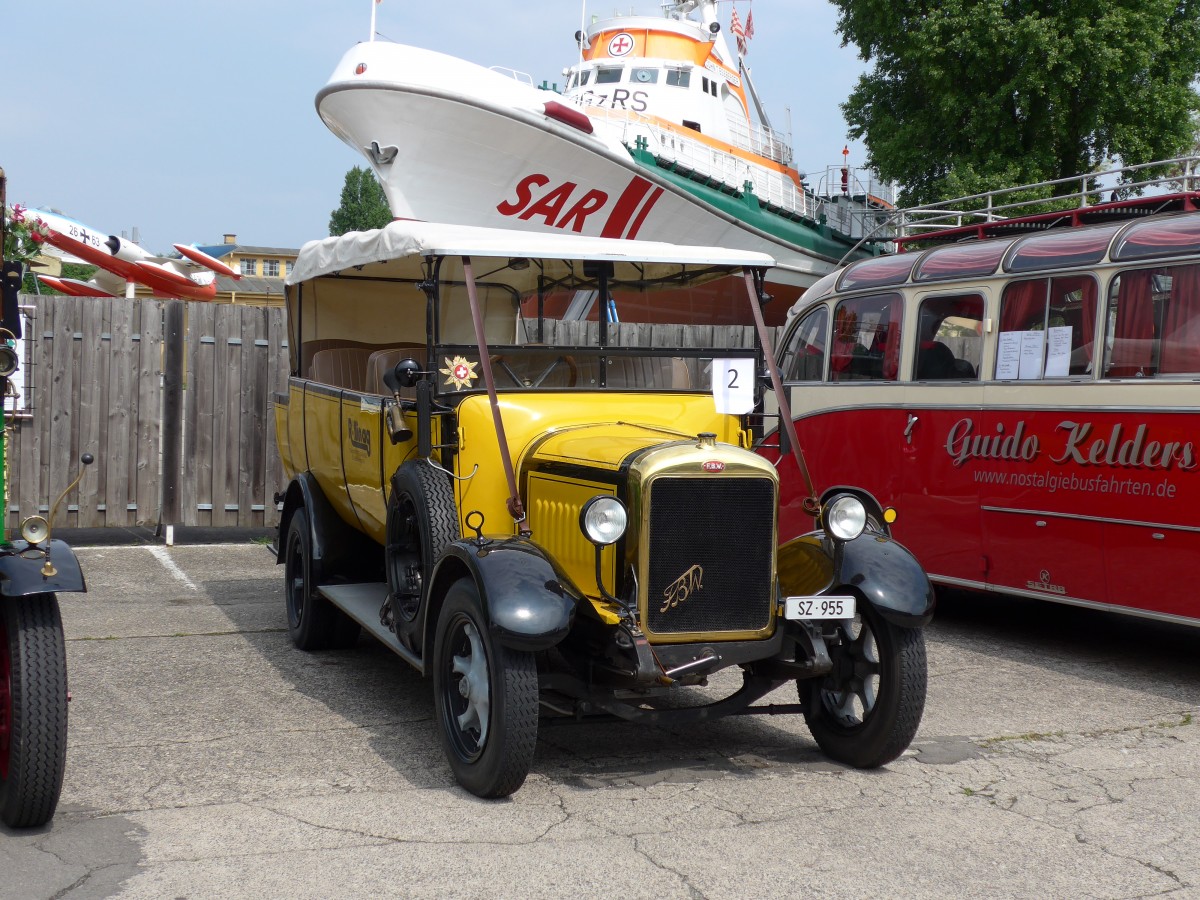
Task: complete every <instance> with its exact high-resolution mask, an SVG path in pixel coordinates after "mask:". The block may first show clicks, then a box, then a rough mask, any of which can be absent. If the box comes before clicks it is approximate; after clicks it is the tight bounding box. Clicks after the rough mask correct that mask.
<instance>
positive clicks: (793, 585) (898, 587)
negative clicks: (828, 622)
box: [779, 531, 935, 628]
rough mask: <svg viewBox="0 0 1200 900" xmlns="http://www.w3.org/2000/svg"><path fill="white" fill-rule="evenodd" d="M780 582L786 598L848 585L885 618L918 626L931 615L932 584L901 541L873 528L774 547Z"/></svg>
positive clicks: (813, 535)
mask: <svg viewBox="0 0 1200 900" xmlns="http://www.w3.org/2000/svg"><path fill="white" fill-rule="evenodd" d="M779 580H780V586H781V588H782V590H783V593H784V594H785V595H788V596H792V595H795V596H812V595H816V594H819V593H822V592H829V591H832V592H833V593H836V592H837V591H838V590H839V589H841V588H843V587H845V588H853V589H854V590H855V591H856V592H857V593H859V594H861V595H862V596H863V597H864V598H865V599H866V601H867V602H868V603H870V604H871V605H872V606H874V607H875V608H876V609H877V610H879V612H880V613H881V614H882V615H883V617H884V618H885V619H887V620H888V621H889V622H892V623H893V624H895V625H899V626H900V627H902V628H920V627H921V626H923V625H927V624H929V621H930V620H931V619H932V618H933V609H934V605H935V601H934V593H933V585H932V584H931V583H930V581H929V576H928V575H926V574H925V570H924V569H922V568H921V564H920V563H919V562H917V560H916V557H914V556H913V555H912V554H911V553H910V552H909V551H908V548H906V547H905V546H904V545H903V544H899V543H897V542H896V541H894V540H892V539H891V538H889V537H886V536H884V535H881V534H877V533H875V532H870V531H868V532H865V533H863V534H862V535H860V536H859V537H857V538H855V539H854V540H852V541H849V542H845V543H843V542H841V541H834V540H833V539H832V538H830V537H829V536H828V535H826V534H825V533H824V532H819V531H815V532H812V533H810V534H805V535H801V536H800V537H798V538H795V539H794V540H791V541H788V542H787V543H786V544H784V545H783V546H782V547H780V548H779Z"/></svg>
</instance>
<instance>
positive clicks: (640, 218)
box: [625, 187, 663, 240]
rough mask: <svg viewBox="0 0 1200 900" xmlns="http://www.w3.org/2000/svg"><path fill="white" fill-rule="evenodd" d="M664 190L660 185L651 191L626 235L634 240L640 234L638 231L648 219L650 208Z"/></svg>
mask: <svg viewBox="0 0 1200 900" xmlns="http://www.w3.org/2000/svg"><path fill="white" fill-rule="evenodd" d="M662 192H663V189H662V188H660V187H656V188H655V189H654V190H653V191H652V192H651V194H650V196H649V197H648V198H647V200H646V202H645V203H644V204H643V205H642V210H641V212H639V213H638V214H637V218H636V219H634V220H633V224H632V225H630V226H629V233H628V234H626V235H625V237H627V238H629V239H630V240H633V239H634V238H636V237H637V236H638V232H639V231H640V230H641V228H642V223H644V222H645V221H646V216H648V215H650V210H651V209H652V208H653V207H654V204H655V203H657V202H658V198H659V197H661V196H662Z"/></svg>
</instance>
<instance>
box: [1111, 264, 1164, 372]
mask: <svg viewBox="0 0 1200 900" xmlns="http://www.w3.org/2000/svg"><path fill="white" fill-rule="evenodd" d="M1152 277H1153V273H1152V272H1151V271H1150V270H1149V269H1145V270H1142V271H1139V272H1123V273H1122V274H1121V285H1120V287H1119V288H1118V289H1117V322H1116V327H1115V328H1114V333H1113V348H1112V357H1111V358H1110V359H1109V361H1108V367H1107V368H1106V369H1105V372H1104V374H1105V375H1107V376H1109V377H1110V378H1121V377H1127V376H1131V375H1152V374H1153V371H1152V367H1153V360H1154V355H1153V354H1154V293H1153V285H1152V282H1151V279H1152Z"/></svg>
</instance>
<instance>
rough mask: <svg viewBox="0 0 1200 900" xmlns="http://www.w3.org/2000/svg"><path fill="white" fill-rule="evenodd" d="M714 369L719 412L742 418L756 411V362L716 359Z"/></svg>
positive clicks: (714, 397) (714, 388)
mask: <svg viewBox="0 0 1200 900" xmlns="http://www.w3.org/2000/svg"><path fill="white" fill-rule="evenodd" d="M712 367H713V399H714V400H715V401H716V403H717V412H719V413H729V414H731V415H735V416H740V415H742V414H743V413H748V412H750V411H751V410H752V409H754V360H753V359H714V360H713V364H712Z"/></svg>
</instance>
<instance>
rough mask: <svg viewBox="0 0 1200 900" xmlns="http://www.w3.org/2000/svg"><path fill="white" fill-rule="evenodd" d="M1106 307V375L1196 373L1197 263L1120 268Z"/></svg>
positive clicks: (1199, 323)
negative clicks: (1136, 268) (1160, 267)
mask: <svg viewBox="0 0 1200 900" xmlns="http://www.w3.org/2000/svg"><path fill="white" fill-rule="evenodd" d="M1109 307H1110V308H1109V313H1108V326H1109V327H1108V339H1107V341H1106V349H1105V365H1104V374H1105V376H1106V377H1108V378H1138V377H1150V376H1153V375H1155V374H1156V373H1158V374H1162V375H1195V374H1197V373H1200V266H1196V265H1191V266H1172V267H1170V268H1167V269H1139V270H1136V271H1132V272H1122V273H1121V275H1120V277H1118V278H1117V279H1116V280H1115V281H1114V283H1113V288H1112V290H1111V291H1110V294H1109Z"/></svg>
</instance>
